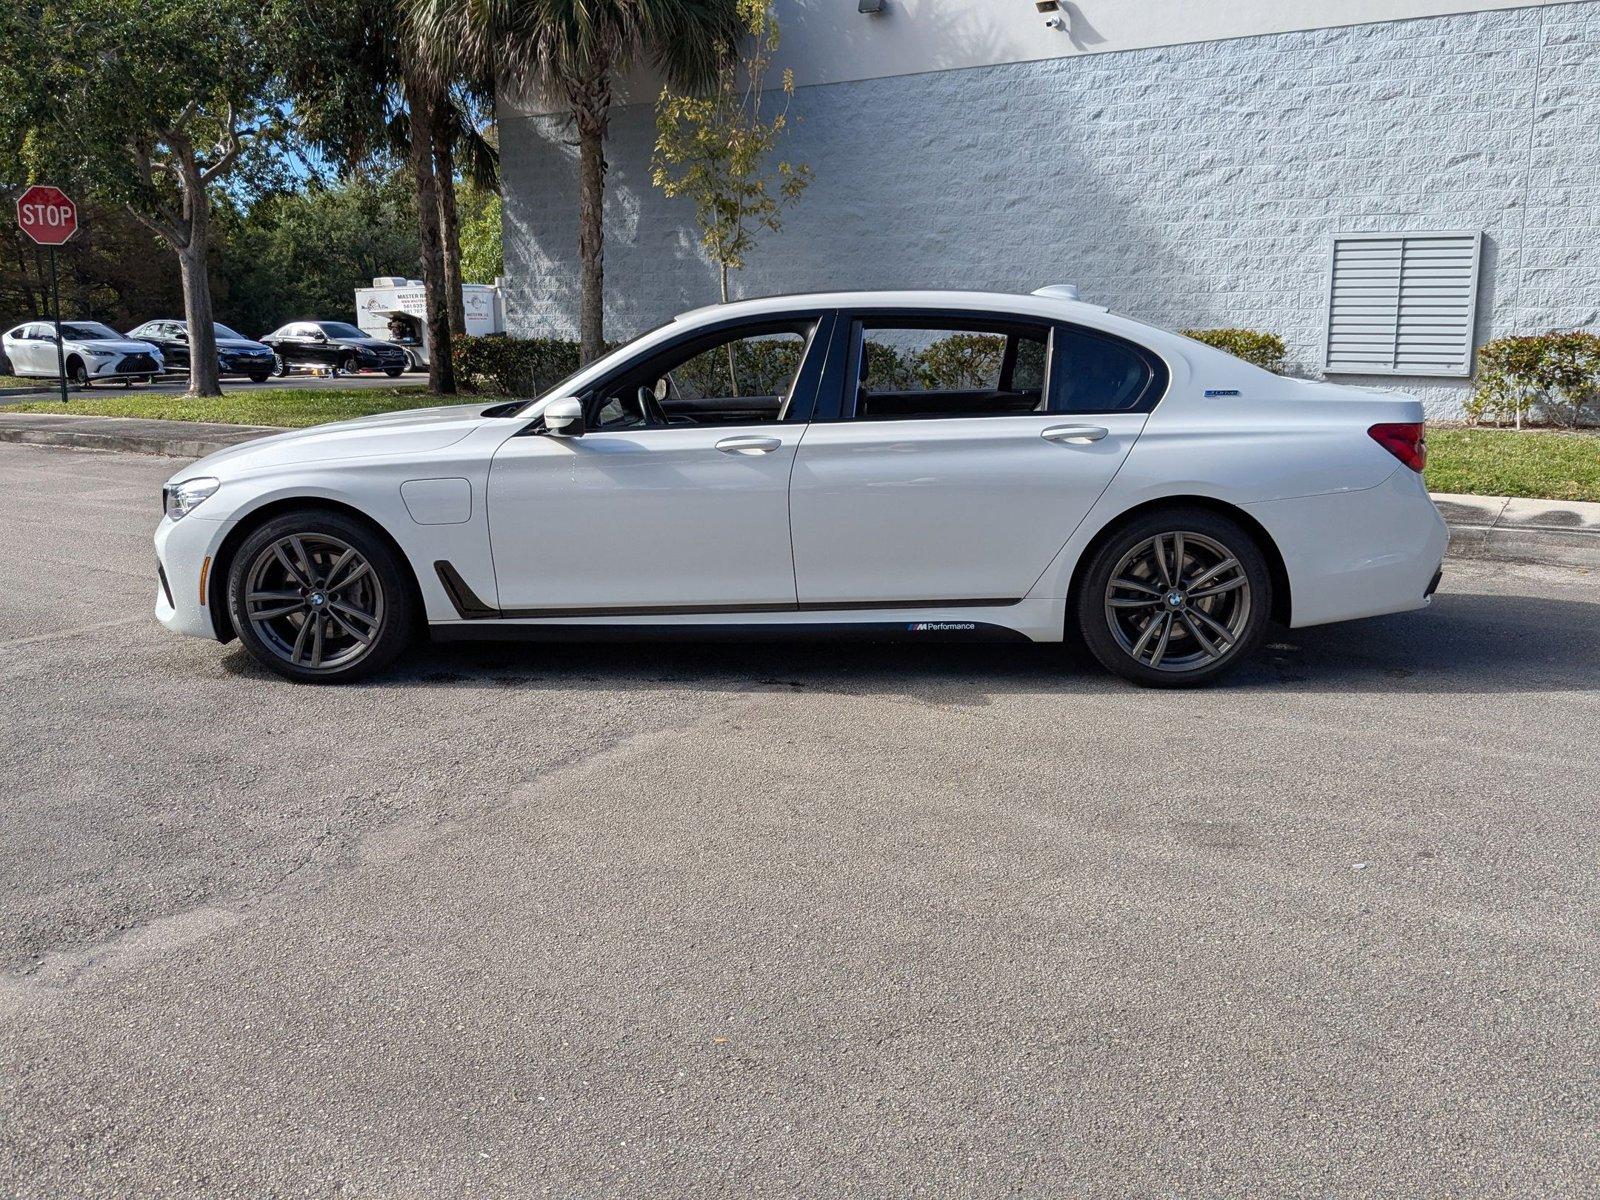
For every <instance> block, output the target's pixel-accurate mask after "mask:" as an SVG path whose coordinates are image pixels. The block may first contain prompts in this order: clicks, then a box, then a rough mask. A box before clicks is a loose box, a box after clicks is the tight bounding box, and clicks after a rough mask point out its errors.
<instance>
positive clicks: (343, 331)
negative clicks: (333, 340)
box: [317, 321, 370, 338]
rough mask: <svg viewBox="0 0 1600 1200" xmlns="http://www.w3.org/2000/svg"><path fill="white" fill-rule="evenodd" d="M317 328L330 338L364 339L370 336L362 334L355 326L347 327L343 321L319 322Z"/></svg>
mask: <svg viewBox="0 0 1600 1200" xmlns="http://www.w3.org/2000/svg"><path fill="white" fill-rule="evenodd" d="M317 328H318V329H320V330H322V332H323V333H325V334H327V335H328V336H329V337H342V338H364V337H369V336H370V335H369V334H365V333H362V332H361V330H359V329H357V328H356V327H355V326H354V325H346V324H345V323H344V322H343V321H318V322H317Z"/></svg>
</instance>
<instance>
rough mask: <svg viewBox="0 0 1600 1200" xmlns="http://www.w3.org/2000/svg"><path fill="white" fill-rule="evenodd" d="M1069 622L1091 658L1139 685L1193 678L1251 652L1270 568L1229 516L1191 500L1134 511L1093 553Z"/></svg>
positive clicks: (1261, 628)
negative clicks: (1139, 514) (1180, 504)
mask: <svg viewBox="0 0 1600 1200" xmlns="http://www.w3.org/2000/svg"><path fill="white" fill-rule="evenodd" d="M1077 609H1078V611H1077V618H1078V627H1079V630H1080V632H1081V634H1082V636H1083V640H1084V643H1085V645H1087V646H1088V648H1089V651H1090V653H1092V654H1093V655H1094V656H1095V658H1096V659H1097V660H1099V662H1100V664H1101V665H1102V666H1104V667H1105V668H1106V669H1107V670H1109V671H1111V672H1113V673H1114V674H1117V675H1120V676H1122V678H1124V679H1128V680H1132V681H1133V682H1134V683H1138V684H1143V685H1144V686H1146V687H1194V686H1197V685H1199V684H1203V683H1209V682H1210V681H1212V680H1213V679H1216V678H1217V677H1218V676H1220V675H1222V674H1223V673H1225V672H1227V671H1229V670H1231V669H1233V668H1234V667H1235V666H1237V665H1238V664H1239V662H1240V661H1241V660H1243V659H1245V658H1247V657H1249V655H1250V654H1251V653H1252V652H1254V650H1255V649H1256V647H1257V646H1259V645H1260V643H1261V639H1262V636H1263V635H1264V634H1265V632H1266V626H1267V622H1268V620H1269V618H1270V616H1271V613H1272V572H1271V571H1270V570H1269V569H1268V567H1267V560H1266V556H1265V555H1264V554H1263V553H1262V551H1261V547H1260V546H1259V545H1257V544H1256V541H1255V538H1254V537H1252V536H1251V534H1250V533H1248V532H1247V531H1246V530H1245V529H1244V528H1243V527H1242V526H1240V525H1239V524H1238V523H1237V522H1235V521H1231V520H1229V519H1228V518H1227V517H1224V516H1221V515H1220V514H1218V513H1213V512H1208V511H1206V510H1204V509H1198V508H1182V509H1179V508H1174V509H1169V510H1165V511H1157V512H1154V513H1151V514H1149V515H1148V516H1145V517H1141V518H1139V519H1138V520H1136V521H1134V522H1132V523H1131V524H1130V525H1128V526H1127V527H1126V528H1124V529H1121V530H1118V531H1117V533H1116V534H1115V535H1114V536H1112V537H1111V538H1110V539H1108V540H1107V541H1106V542H1105V543H1104V544H1103V545H1102V546H1101V547H1100V549H1099V550H1098V551H1097V552H1096V553H1095V556H1094V558H1093V560H1092V561H1091V562H1090V564H1089V568H1088V570H1087V572H1086V573H1085V574H1084V577H1083V580H1082V584H1081V586H1080V587H1079V589H1078V605H1077Z"/></svg>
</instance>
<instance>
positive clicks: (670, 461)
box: [489, 314, 831, 617]
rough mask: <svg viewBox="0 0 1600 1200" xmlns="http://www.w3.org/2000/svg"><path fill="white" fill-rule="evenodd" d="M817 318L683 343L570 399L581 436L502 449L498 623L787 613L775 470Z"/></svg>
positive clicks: (807, 402) (793, 436)
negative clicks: (578, 414)
mask: <svg viewBox="0 0 1600 1200" xmlns="http://www.w3.org/2000/svg"><path fill="white" fill-rule="evenodd" d="M830 324H831V318H830V317H829V316H827V315H824V314H807V315H804V316H801V317H796V318H785V319H782V320H772V319H770V318H768V319H765V320H763V321H760V322H753V321H751V320H748V319H747V320H746V321H744V322H743V323H740V324H737V325H733V326H729V327H724V328H721V329H716V330H713V331H711V332H701V333H696V334H693V335H686V336H685V338H684V339H682V340H680V341H679V342H676V343H674V344H672V345H670V346H668V347H666V348H664V349H659V350H654V351H652V352H650V353H649V355H648V356H647V357H646V358H645V359H644V360H643V361H635V362H631V363H626V364H624V365H622V366H620V367H619V368H618V370H617V371H616V372H614V373H612V374H611V375H610V376H608V377H607V378H606V379H605V380H604V381H602V382H601V383H600V384H598V385H597V386H596V387H595V388H593V389H591V390H590V392H589V393H587V394H586V395H584V396H583V397H581V399H582V400H583V402H584V411H585V423H586V426H587V429H586V432H585V433H584V434H583V436H581V437H561V436H557V435H554V434H551V433H547V432H543V431H542V430H539V429H535V430H533V431H530V432H529V433H527V434H523V435H518V436H516V437H513V438H510V439H508V440H507V441H506V443H505V444H504V445H503V446H502V447H501V448H500V450H499V451H498V452H497V453H496V455H495V458H494V462H493V464H492V465H491V467H490V472H489V527H490V538H491V541H492V545H493V549H494V563H495V576H496V581H497V584H498V588H499V597H500V608H501V610H502V611H503V612H504V613H505V615H506V616H508V617H515V616H528V617H532V616H543V617H552V616H572V615H593V616H607V615H612V616H649V615H655V614H660V615H669V614H672V613H686V612H716V613H737V612H762V611H777V610H784V609H792V608H793V607H794V606H795V587H794V560H793V557H792V555H791V552H790V546H789V473H790V470H791V469H792V467H793V465H794V455H795V449H796V447H797V446H798V445H799V444H800V438H801V435H802V434H803V433H804V432H805V429H806V420H807V419H808V418H809V416H810V412H811V406H812V403H813V401H814V399H815V396H816V389H817V381H818V377H819V375H820V373H821V359H822V358H823V357H824V355H825V352H826V347H827V342H828V337H827V334H828V329H827V328H826V327H827V326H829V325H830Z"/></svg>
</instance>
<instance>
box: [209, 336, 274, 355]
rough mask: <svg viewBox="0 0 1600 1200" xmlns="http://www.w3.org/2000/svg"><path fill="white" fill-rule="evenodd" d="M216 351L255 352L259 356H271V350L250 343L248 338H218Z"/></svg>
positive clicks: (259, 344) (256, 343) (258, 343)
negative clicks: (259, 354)
mask: <svg viewBox="0 0 1600 1200" xmlns="http://www.w3.org/2000/svg"><path fill="white" fill-rule="evenodd" d="M217 349H218V350H255V351H257V352H259V353H261V354H271V353H272V350H271V349H270V348H269V347H267V346H263V345H262V344H261V343H260V342H252V341H251V340H250V339H249V338H218V339H217Z"/></svg>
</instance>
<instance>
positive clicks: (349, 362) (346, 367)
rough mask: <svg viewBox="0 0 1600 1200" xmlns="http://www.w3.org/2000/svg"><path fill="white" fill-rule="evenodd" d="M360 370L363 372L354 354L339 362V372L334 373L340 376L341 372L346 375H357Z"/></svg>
mask: <svg viewBox="0 0 1600 1200" xmlns="http://www.w3.org/2000/svg"><path fill="white" fill-rule="evenodd" d="M360 370H361V367H360V365H359V364H358V363H357V362H356V356H355V355H354V354H347V355H345V357H344V358H342V359H341V360H340V361H339V370H338V371H336V372H334V373H335V374H338V373H340V372H343V373H344V374H346V375H355V374H357V373H358V372H359V371H360Z"/></svg>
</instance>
